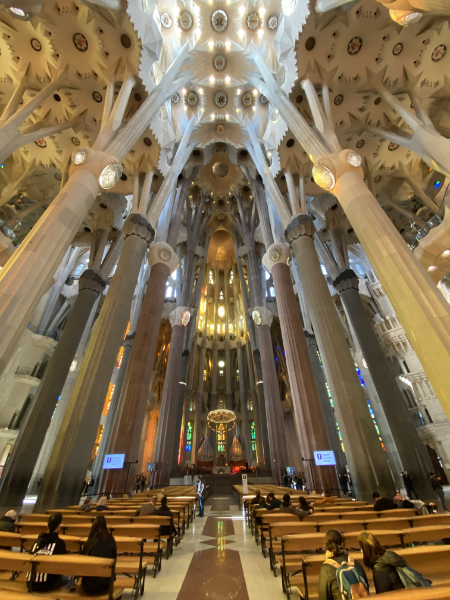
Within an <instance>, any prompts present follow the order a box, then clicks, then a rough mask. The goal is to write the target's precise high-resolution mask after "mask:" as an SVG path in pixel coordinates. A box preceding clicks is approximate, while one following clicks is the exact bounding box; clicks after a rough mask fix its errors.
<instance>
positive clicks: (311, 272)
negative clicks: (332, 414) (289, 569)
mask: <svg viewBox="0 0 450 600" xmlns="http://www.w3.org/2000/svg"><path fill="white" fill-rule="evenodd" d="M285 237H286V240H287V241H288V242H289V244H290V246H291V249H292V251H293V254H294V256H295V260H296V263H297V267H298V271H299V274H300V279H301V281H302V284H303V291H304V294H305V299H306V303H307V305H308V310H309V314H310V317H311V321H312V323H313V326H314V332H315V335H316V337H317V340H318V342H319V346H320V349H321V356H322V362H323V366H324V369H325V374H326V378H327V382H328V385H329V386H330V390H331V394H332V397H333V402H334V407H335V411H336V416H337V420H338V422H339V427H340V429H341V433H342V437H343V441H344V447H345V454H346V458H347V464H348V465H349V467H350V473H351V477H352V480H353V483H354V487H355V492H356V495H357V497H358V498H361V499H363V500H367V501H371V500H372V493H373V492H374V491H375V490H378V491H379V492H380V494H382V495H385V496H387V497H391V496H392V495H393V494H394V493H395V488H394V485H393V481H392V478H391V475H390V472H389V467H388V463H387V461H386V458H385V456H384V452H383V450H382V448H381V444H380V441H379V440H378V436H377V434H376V431H375V428H374V425H373V422H372V419H371V417H370V413H369V411H368V408H367V402H366V399H365V397H364V394H363V390H362V388H361V385H360V383H359V380H358V377H357V374H356V371H355V366H354V364H353V359H352V356H351V354H350V351H349V348H348V345H347V342H346V340H345V337H344V332H343V330H342V327H341V325H340V323H339V319H338V316H337V313H336V309H335V307H334V303H333V300H332V298H331V296H330V292H329V290H328V286H327V283H326V281H325V278H324V277H323V274H322V271H321V268H320V263H319V259H318V256H317V252H316V249H315V246H314V225H313V222H312V219H311V218H310V217H309V216H307V215H298V216H296V217H294V218H293V219H292V221H291V222H290V223H289V225H288V227H287V229H286V232H285Z"/></svg>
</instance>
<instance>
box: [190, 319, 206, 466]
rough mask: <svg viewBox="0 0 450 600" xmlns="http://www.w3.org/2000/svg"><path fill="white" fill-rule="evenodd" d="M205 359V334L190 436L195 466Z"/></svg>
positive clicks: (199, 431) (200, 419)
mask: <svg viewBox="0 0 450 600" xmlns="http://www.w3.org/2000/svg"><path fill="white" fill-rule="evenodd" d="M206 321H207V319H206V312H205V331H206ZM205 358H206V334H205V333H204V335H203V339H202V345H201V352H200V362H199V367H198V390H197V393H196V395H195V423H194V433H193V436H192V464H193V465H196V464H197V452H198V445H199V442H200V438H201V423H202V410H203V371H204V369H205Z"/></svg>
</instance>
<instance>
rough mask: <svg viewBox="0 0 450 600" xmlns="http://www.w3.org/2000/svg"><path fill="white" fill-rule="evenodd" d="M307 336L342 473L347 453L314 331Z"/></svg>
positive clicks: (322, 402) (324, 412) (317, 384)
mask: <svg viewBox="0 0 450 600" xmlns="http://www.w3.org/2000/svg"><path fill="white" fill-rule="evenodd" d="M305 338H306V343H307V344H308V352H309V358H310V360H311V366H312V370H313V373H314V379H315V381H316V386H317V391H318V393H319V398H320V403H321V405H322V412H323V416H324V419H325V424H326V427H327V432H328V438H329V440H330V443H331V449H332V450H333V452H334V455H335V457H336V463H337V467H338V471H339V473H342V472H343V471H345V465H346V460H345V454H344V452H343V451H342V446H341V441H340V439H339V434H338V430H337V427H336V422H337V420H336V416H335V414H334V411H333V408H332V406H331V402H330V398H329V396H328V391H327V386H326V380H325V374H324V371H323V366H322V364H321V362H320V360H319V355H318V354H317V351H318V347H317V340H316V336H315V335H314V334H313V333H308V332H306V331H305Z"/></svg>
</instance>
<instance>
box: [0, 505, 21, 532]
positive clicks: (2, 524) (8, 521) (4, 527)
mask: <svg viewBox="0 0 450 600" xmlns="http://www.w3.org/2000/svg"><path fill="white" fill-rule="evenodd" d="M16 520H17V513H16V511H15V510H9V511H8V512H7V513H6V515H5V516H4V517H0V531H5V532H6V533H14V532H15V525H16Z"/></svg>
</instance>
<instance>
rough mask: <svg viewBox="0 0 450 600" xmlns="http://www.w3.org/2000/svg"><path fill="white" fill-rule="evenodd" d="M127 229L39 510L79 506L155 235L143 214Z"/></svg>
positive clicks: (130, 221) (133, 216)
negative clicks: (142, 274) (136, 292)
mask: <svg viewBox="0 0 450 600" xmlns="http://www.w3.org/2000/svg"><path fill="white" fill-rule="evenodd" d="M123 231H124V236H125V241H124V245H123V249H122V253H121V255H120V258H119V261H118V263H117V268H116V271H115V273H114V277H113V278H112V281H111V284H110V286H109V290H108V294H107V296H106V299H105V302H104V303H103V307H102V310H101V312H100V316H99V318H98V320H97V323H96V326H95V328H94V331H93V334H92V337H91V341H90V342H89V345H88V348H87V350H86V354H85V356H84V359H83V364H82V366H81V369H80V374H79V376H78V379H77V381H76V384H75V387H74V389H73V392H72V395H71V397H70V401H69V405H68V407H67V410H66V413H65V415H64V419H63V422H62V424H61V427H60V429H59V432H58V437H57V439H56V442H55V446H54V448H53V452H52V455H51V457H50V460H49V463H48V465H47V469H46V471H45V475H44V478H43V481H42V485H41V488H40V491H39V496H38V499H37V502H36V505H35V508H34V510H35V512H39V511H45V510H47V509H48V508H50V507H52V506H67V505H69V504H74V503H76V502H77V501H78V499H79V497H80V492H81V488H82V485H83V481H84V478H85V475H86V470H87V467H88V464H89V459H90V456H91V452H92V448H93V446H94V442H95V436H96V433H97V429H98V424H99V421H100V416H101V413H102V409H103V403H104V399H105V396H106V392H107V389H108V385H109V381H110V378H111V373H112V370H113V368H114V363H115V360H116V357H117V352H118V350H119V347H120V344H121V341H122V339H123V337H122V336H123V335H124V331H125V327H126V325H127V321H128V317H129V314H130V307H131V302H132V299H133V294H134V289H135V286H136V281H137V278H138V275H139V271H140V268H141V263H142V259H143V258H144V254H145V252H146V250H147V248H148V245H149V243H150V242H151V240H152V239H153V237H154V231H153V229H152V227H151V225H150V223H149V222H148V221H147V219H146V217H145V216H144V215H141V214H131V215H130V216H129V217H128V219H127V220H126V221H125V224H124V227H123Z"/></svg>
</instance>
